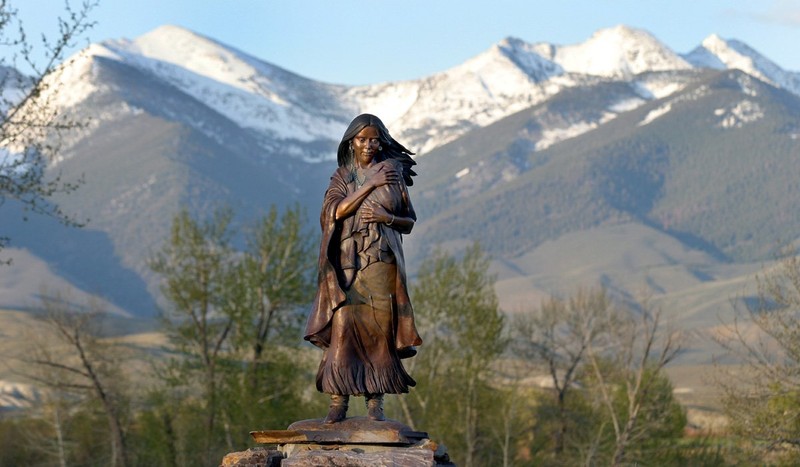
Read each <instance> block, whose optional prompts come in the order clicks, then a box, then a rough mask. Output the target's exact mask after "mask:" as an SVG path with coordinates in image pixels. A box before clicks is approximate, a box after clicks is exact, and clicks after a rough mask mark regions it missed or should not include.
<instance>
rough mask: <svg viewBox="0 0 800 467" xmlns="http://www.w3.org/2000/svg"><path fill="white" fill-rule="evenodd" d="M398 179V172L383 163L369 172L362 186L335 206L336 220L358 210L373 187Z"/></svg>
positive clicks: (395, 181) (394, 181) (397, 180)
mask: <svg viewBox="0 0 800 467" xmlns="http://www.w3.org/2000/svg"><path fill="white" fill-rule="evenodd" d="M399 181H400V174H398V173H397V171H396V170H395V169H393V168H391V167H387V166H385V165H384V166H381V167H380V168H379V169H378V171H377V172H376V173H374V174H371V175H370V176H369V177H368V178H367V181H366V182H365V183H364V186H362V187H361V188H359V189H357V190H356V191H354V192H353V193H350V194H349V195H347V196H346V197H345V198H344V199H343V200H342V201H340V202H339V205H338V206H337V207H336V220H339V219H342V218H344V217H347V216H350V215H352V214H354V213H355V212H356V211H357V210H358V208H359V206H361V203H362V202H364V200H365V199H366V198H367V196H369V194H370V193H372V190H374V189H375V188H378V187H379V186H383V185H386V184H389V183H397V182H399ZM367 222H371V221H367Z"/></svg>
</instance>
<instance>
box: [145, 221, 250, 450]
mask: <svg viewBox="0 0 800 467" xmlns="http://www.w3.org/2000/svg"><path fill="white" fill-rule="evenodd" d="M232 216H233V213H232V211H231V210H230V209H224V208H223V209H218V210H217V211H216V212H215V213H214V215H213V216H212V218H211V219H209V220H206V221H204V222H198V221H195V220H194V219H193V218H192V217H191V215H190V214H189V212H188V211H187V210H185V209H184V210H181V211H180V212H179V213H178V214H177V215H176V216H175V219H174V220H173V223H172V229H171V231H170V238H169V242H168V243H167V244H165V245H164V246H163V247H162V249H161V251H159V252H158V253H157V254H156V255H155V256H154V257H153V258H152V259H151V261H150V267H151V268H152V270H153V271H154V272H156V273H158V274H160V275H161V276H162V277H163V284H162V293H163V294H164V297H166V299H167V300H168V301H169V304H170V307H169V309H168V310H166V312H165V318H166V319H165V320H164V323H165V325H166V327H167V332H168V334H169V337H170V341H171V342H172V344H173V345H175V347H176V349H177V350H178V351H179V352H180V356H181V360H180V361H177V362H176V364H178V368H177V370H178V372H177V374H178V378H177V381H180V382H182V383H183V384H187V383H188V382H190V381H191V379H192V378H199V380H200V381H199V383H200V385H201V387H202V388H203V389H202V400H203V404H204V406H203V412H204V414H205V422H204V427H205V433H204V435H203V439H204V452H205V453H206V455H207V457H211V450H212V449H213V447H214V445H215V442H214V434H215V430H216V429H217V426H216V423H217V416H218V414H219V407H218V403H219V400H218V399H219V392H218V389H219V385H220V384H221V379H222V376H223V375H222V373H221V369H220V367H221V366H222V365H223V363H224V359H225V358H226V356H225V354H224V351H225V350H226V345H228V344H229V342H228V341H229V336H230V334H231V331H232V330H233V327H234V324H235V322H236V320H237V319H238V318H239V317H238V316H237V315H236V313H237V312H238V311H239V310H238V309H237V308H236V307H232V306H231V303H232V302H233V301H234V300H233V299H232V298H231V297H230V294H229V293H228V289H227V287H228V286H229V284H230V283H231V281H232V280H233V279H232V271H234V268H235V263H234V261H233V256H234V252H233V248H232V246H231V236H232V231H231V219H232Z"/></svg>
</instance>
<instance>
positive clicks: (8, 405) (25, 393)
mask: <svg viewBox="0 0 800 467" xmlns="http://www.w3.org/2000/svg"><path fill="white" fill-rule="evenodd" d="M39 401H41V393H40V392H39V390H38V389H36V388H35V387H33V386H32V385H30V384H25V383H15V382H11V381H5V380H0V410H3V409H6V410H8V409H26V408H30V407H33V406H34V405H35V404H37V403H38V402H39Z"/></svg>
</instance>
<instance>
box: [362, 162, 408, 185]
mask: <svg viewBox="0 0 800 467" xmlns="http://www.w3.org/2000/svg"><path fill="white" fill-rule="evenodd" d="M366 176H367V181H368V182H369V183H370V184H371V185H372V187H373V188H378V187H379V186H383V185H388V184H390V183H397V182H399V181H400V174H399V173H398V172H397V170H396V169H395V168H394V167H391V166H388V165H384V164H381V165H379V166H378V165H374V166H372V167H370V168H369V169H367V173H366Z"/></svg>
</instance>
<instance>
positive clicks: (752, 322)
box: [715, 249, 800, 463]
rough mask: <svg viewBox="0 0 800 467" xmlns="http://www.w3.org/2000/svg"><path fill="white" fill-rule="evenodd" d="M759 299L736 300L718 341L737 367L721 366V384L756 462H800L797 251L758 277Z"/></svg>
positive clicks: (732, 417) (732, 419) (732, 416)
mask: <svg viewBox="0 0 800 467" xmlns="http://www.w3.org/2000/svg"><path fill="white" fill-rule="evenodd" d="M755 282H756V287H757V299H756V300H755V301H748V300H744V299H743V300H738V301H736V302H734V312H735V318H734V320H733V322H731V323H729V324H726V325H725V326H724V327H723V331H722V332H720V333H718V334H717V336H716V337H715V339H716V341H717V342H718V343H719V344H721V345H722V347H723V348H724V349H725V350H726V351H727V354H728V356H729V357H733V359H734V361H736V362H737V363H738V364H734V365H718V366H717V368H718V375H717V376H718V378H717V384H718V386H719V387H720V389H721V390H722V394H723V397H722V403H723V407H724V409H725V413H726V414H727V416H728V417H729V419H730V422H731V428H732V430H733V432H734V433H735V434H738V435H740V436H741V437H742V439H744V440H746V441H747V442H748V443H749V444H750V445H751V448H753V449H754V451H755V454H757V455H758V458H759V459H760V458H762V457H763V454H764V453H769V454H770V455H771V456H774V458H776V459H784V460H785V461H786V462H789V463H795V462H797V460H798V459H800V422H798V420H800V337H799V336H800V259H799V258H798V256H797V252H796V251H795V250H794V249H788V250H786V251H785V252H784V257H783V258H782V259H780V261H778V262H777V263H776V264H775V265H772V266H770V267H768V268H765V269H764V270H763V272H762V273H761V274H759V275H758V276H756V279H755Z"/></svg>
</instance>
